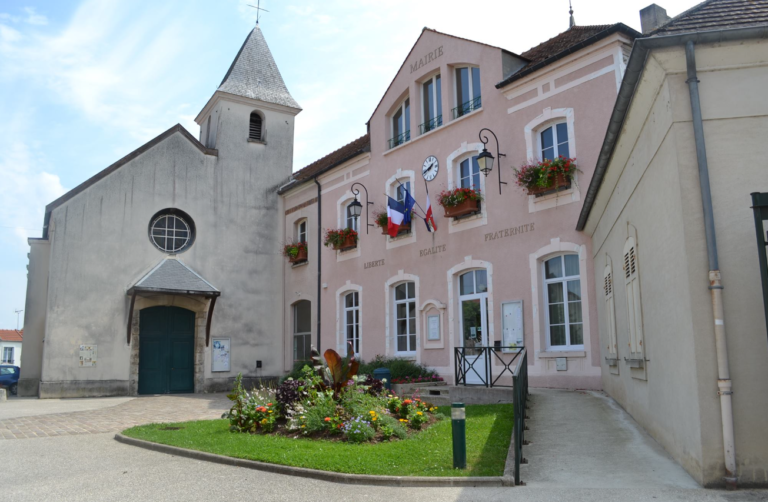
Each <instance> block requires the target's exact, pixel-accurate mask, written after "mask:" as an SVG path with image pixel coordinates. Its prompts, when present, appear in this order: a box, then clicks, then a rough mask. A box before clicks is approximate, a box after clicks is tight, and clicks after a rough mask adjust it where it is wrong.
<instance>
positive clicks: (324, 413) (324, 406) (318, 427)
mask: <svg viewBox="0 0 768 502" xmlns="http://www.w3.org/2000/svg"><path fill="white" fill-rule="evenodd" d="M303 416H304V419H303V423H304V425H305V426H306V427H305V431H304V432H306V433H308V434H309V433H312V432H320V431H325V430H330V429H331V422H329V421H326V420H325V419H326V418H328V417H330V418H331V419H333V418H334V417H336V401H334V400H333V399H332V398H330V397H328V396H326V395H324V394H320V395H319V396H318V399H317V401H316V402H315V403H314V405H310V404H308V403H307V404H306V405H305V406H304V415H303Z"/></svg>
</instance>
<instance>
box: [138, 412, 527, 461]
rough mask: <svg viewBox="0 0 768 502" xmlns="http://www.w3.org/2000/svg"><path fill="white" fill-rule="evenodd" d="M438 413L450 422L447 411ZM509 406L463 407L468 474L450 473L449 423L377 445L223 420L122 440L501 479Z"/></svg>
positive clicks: (145, 428) (141, 432) (143, 430)
mask: <svg viewBox="0 0 768 502" xmlns="http://www.w3.org/2000/svg"><path fill="white" fill-rule="evenodd" d="M440 411H441V412H442V413H444V414H445V415H446V416H450V408H448V407H441V408H440ZM512 423H513V421H512V405H511V404H492V405H481V406H467V469H466V470H463V471H459V470H456V471H454V470H453V453H452V442H451V420H450V419H445V420H443V421H441V422H438V423H436V424H435V425H433V426H432V427H430V428H429V429H427V430H425V431H423V432H420V433H419V434H417V435H415V436H414V437H412V438H409V439H406V440H402V441H393V442H384V443H378V444H352V443H346V442H341V441H339V442H336V441H324V440H310V439H291V438H287V437H282V436H270V435H252V434H242V433H233V432H229V425H228V422H227V421H226V420H200V421H195V422H181V423H179V424H173V425H174V426H176V427H182V428H181V429H179V430H161V429H162V428H164V427H168V426H169V425H170V424H150V425H142V426H139V427H133V428H131V429H127V430H125V431H123V434H124V435H126V436H130V437H133V438H137V439H144V440H146V441H152V442H155V443H162V444H167V445H172V446H179V447H182V448H188V449H191V450H200V451H205V452H209V453H216V454H219V455H226V456H229V457H236V458H245V459H249V460H259V461H262V462H269V463H273V464H283V465H292V466H296V467H307V468H311V469H320V470H324V471H334V472H345V473H354V474H383V475H389V476H501V475H502V474H503V473H504V462H505V459H506V457H507V450H508V448H509V441H510V436H511V435H512Z"/></svg>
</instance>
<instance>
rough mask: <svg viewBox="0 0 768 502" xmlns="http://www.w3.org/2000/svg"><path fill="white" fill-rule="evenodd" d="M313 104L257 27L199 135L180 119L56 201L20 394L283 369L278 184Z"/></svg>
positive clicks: (153, 390)
mask: <svg viewBox="0 0 768 502" xmlns="http://www.w3.org/2000/svg"><path fill="white" fill-rule="evenodd" d="M300 111H301V107H300V106H299V104H298V103H297V102H296V101H295V100H294V99H293V97H292V96H291V94H290V93H289V92H288V89H287V88H286V86H285V83H284V82H283V79H282V77H281V75H280V71H279V70H278V68H277V65H276V64H275V61H274V59H273V58H272V55H271V53H270V51H269V48H268V47H267V43H266V41H265V40H264V36H263V35H262V33H261V30H260V29H259V27H258V26H257V27H256V28H254V29H253V31H251V33H250V34H249V35H248V37H247V38H246V40H245V42H244V43H243V46H242V48H241V49H240V52H239V53H238V54H237V56H236V57H235V59H234V61H233V62H232V65H231V66H230V68H229V71H227V74H226V75H225V76H224V79H223V80H222V82H221V85H220V86H219V88H218V89H217V90H216V92H215V93H214V94H213V96H212V97H211V98H210V100H209V101H208V102H207V103H206V104H205V106H204V107H203V109H202V111H201V112H200V114H199V115H198V116H197V118H196V121H197V122H198V124H200V131H201V134H200V138H199V139H198V138H195V137H194V136H193V135H192V134H190V133H189V132H188V131H187V130H185V129H184V128H183V127H182V126H180V125H176V126H174V127H172V128H170V129H168V130H167V131H166V132H164V133H163V134H161V135H160V136H158V137H157V138H155V139H153V140H152V141H150V142H149V143H147V144H145V145H144V146H142V147H141V148H139V149H137V150H135V151H134V152H132V153H130V154H128V155H127V156H125V157H123V158H122V159H120V160H118V161H117V162H115V163H114V164H112V165H111V166H109V167H107V168H106V169H105V170H103V171H101V172H100V173H98V174H97V175H95V176H94V177H92V178H90V179H88V180H87V181H85V182H83V183H82V184H81V185H79V186H77V187H76V188H74V189H72V190H71V191H69V192H68V193H66V194H65V195H63V196H62V197H60V198H59V199H57V200H55V201H53V202H52V203H51V204H49V205H48V206H47V207H46V211H45V225H44V228H43V236H42V238H39V239H30V247H31V251H30V255H29V281H28V289H27V302H26V309H27V310H26V312H25V325H26V326H27V329H25V335H26V336H25V337H24V352H23V361H22V362H23V364H22V366H23V368H24V369H23V373H22V375H21V377H22V378H21V381H20V382H19V392H20V393H21V394H22V395H30V394H31V395H38V394H39V396H40V397H80V396H107V395H135V394H162V393H172V392H205V391H212V390H225V389H227V388H228V387H229V386H230V379H231V378H230V377H231V375H232V374H237V373H238V372H242V373H243V374H245V375H248V376H253V377H259V376H262V375H263V376H275V375H281V374H282V372H283V365H282V363H281V357H279V356H277V355H278V354H282V350H283V349H282V345H283V344H282V336H281V333H282V329H283V325H282V319H281V317H280V316H277V315H275V312H280V311H281V310H282V308H283V305H282V303H283V301H282V296H283V295H282V283H283V275H282V274H283V271H282V258H281V257H280V255H279V254H278V253H277V249H276V244H275V243H276V242H279V241H280V240H281V237H280V235H281V232H282V225H281V218H280V211H279V206H280V204H281V201H280V197H279V196H278V194H277V190H276V188H277V186H279V185H280V184H282V183H284V182H285V180H286V179H287V178H288V177H289V176H290V174H291V169H292V159H293V136H294V120H295V117H296V115H297V114H298V113H299V112H300ZM276 236H277V237H276ZM214 335H215V336H216V340H214V341H213V342H214V343H212V340H211V339H212V337H213V336H214ZM214 344H215V346H216V350H214V349H213V346H214ZM214 355H216V356H217V365H216V367H215V369H216V370H223V371H213V369H214V365H213V357H214Z"/></svg>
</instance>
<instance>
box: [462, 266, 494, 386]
mask: <svg viewBox="0 0 768 502" xmlns="http://www.w3.org/2000/svg"><path fill="white" fill-rule="evenodd" d="M459 282H460V296H459V305H460V309H459V311H460V312H461V337H462V343H463V346H464V359H463V361H464V362H463V364H464V368H463V371H464V373H465V374H466V383H467V384H471V385H487V381H488V376H487V371H486V357H487V354H486V351H487V347H488V293H487V285H486V284H487V283H486V272H485V270H475V271H472V272H467V273H466V274H464V275H462V276H461V277H460V279H459Z"/></svg>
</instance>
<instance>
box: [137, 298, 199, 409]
mask: <svg viewBox="0 0 768 502" xmlns="http://www.w3.org/2000/svg"><path fill="white" fill-rule="evenodd" d="M139 323H140V324H139V325H140V332H139V394H169V393H181V392H194V390H195V383H194V382H195V380H194V362H195V313H194V312H191V311H189V310H185V309H182V308H179V307H150V308H146V309H143V310H142V311H141V313H140V320H139Z"/></svg>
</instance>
